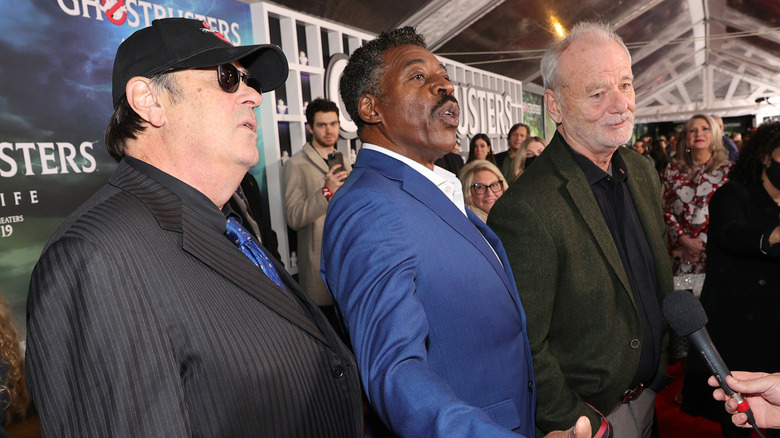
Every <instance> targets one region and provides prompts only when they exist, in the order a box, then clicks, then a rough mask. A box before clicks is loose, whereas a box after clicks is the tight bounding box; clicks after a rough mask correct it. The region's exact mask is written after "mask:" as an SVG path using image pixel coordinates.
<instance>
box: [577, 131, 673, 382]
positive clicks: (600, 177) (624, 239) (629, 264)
mask: <svg viewBox="0 0 780 438" xmlns="http://www.w3.org/2000/svg"><path fill="white" fill-rule="evenodd" d="M567 147H568V148H569V150H570V151H571V153H572V156H573V157H574V161H576V162H577V164H578V165H579V166H580V168H581V169H582V171H583V172H584V173H585V178H587V180H588V183H589V184H590V188H591V190H592V191H593V195H594V196H595V197H596V202H597V203H598V205H599V208H600V209H601V213H602V215H603V216H604V220H605V221H606V222H607V227H609V231H610V233H611V234H612V239H613V240H614V242H615V246H616V247H617V250H618V253H619V254H620V260H621V261H622V262H623V267H624V268H625V270H626V276H627V277H628V282H629V284H630V285H631V291H632V293H633V296H634V301H635V302H636V305H637V309H638V311H639V317H640V320H641V322H642V332H643V333H644V336H643V339H642V344H641V345H642V352H641V355H640V359H639V367H638V368H637V371H636V374H635V375H634V380H633V382H632V384H631V387H632V388H633V387H635V386H636V385H637V384H639V383H645V384H649V383H650V381H651V380H652V379H653V377H654V376H655V373H656V371H657V370H658V360H659V356H660V351H661V337H662V331H663V314H662V312H661V305H660V301H659V293H658V285H657V284H656V278H655V267H654V262H653V256H652V253H651V252H650V245H649V244H648V243H647V237H646V236H645V233H644V229H643V228H642V223H641V221H640V220H639V215H638V214H637V212H636V209H635V208H634V202H633V200H632V198H631V193H630V192H629V190H628V184H627V183H626V181H627V180H628V178H629V177H630V176H629V173H628V168H627V166H626V162H625V161H624V160H623V158H622V157H621V156H620V152H619V151H616V152H615V153H614V154H613V155H612V162H611V163H610V170H611V173H612V174H611V175H610V174H609V173H607V172H605V171H603V170H602V169H601V168H599V167H598V166H597V165H596V164H595V163H593V162H592V161H590V160H589V159H588V158H587V157H585V156H584V155H582V154H579V153H577V152H575V151H574V150H573V149H571V147H569V146H568V145H567Z"/></svg>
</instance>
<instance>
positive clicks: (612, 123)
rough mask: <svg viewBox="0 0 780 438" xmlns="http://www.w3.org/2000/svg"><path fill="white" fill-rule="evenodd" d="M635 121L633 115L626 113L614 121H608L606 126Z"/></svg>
mask: <svg viewBox="0 0 780 438" xmlns="http://www.w3.org/2000/svg"><path fill="white" fill-rule="evenodd" d="M633 119H634V118H633V117H632V114H631V113H624V114H621V115H620V116H619V117H616V118H615V119H614V120H609V121H607V123H606V125H607V126H612V125H617V124H618V123H622V122H625V121H626V120H633Z"/></svg>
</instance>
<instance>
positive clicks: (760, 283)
mask: <svg viewBox="0 0 780 438" xmlns="http://www.w3.org/2000/svg"><path fill="white" fill-rule="evenodd" d="M765 284H766V280H764V279H763V278H762V279H761V280H758V285H759V286H763V285H765Z"/></svg>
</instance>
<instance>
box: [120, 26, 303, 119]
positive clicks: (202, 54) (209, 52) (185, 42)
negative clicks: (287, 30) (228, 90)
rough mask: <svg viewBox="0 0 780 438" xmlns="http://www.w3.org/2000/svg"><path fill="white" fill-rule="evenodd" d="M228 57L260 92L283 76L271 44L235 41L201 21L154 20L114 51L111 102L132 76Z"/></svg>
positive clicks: (274, 86) (210, 63) (224, 61)
mask: <svg viewBox="0 0 780 438" xmlns="http://www.w3.org/2000/svg"><path fill="white" fill-rule="evenodd" d="M233 61H238V63H239V64H241V65H242V66H243V67H244V68H246V69H247V71H249V75H250V76H252V77H253V78H255V79H257V80H258V84H259V87H260V88H261V89H257V87H255V89H257V91H258V92H260V93H262V92H267V91H271V90H275V89H277V88H279V86H281V85H282V84H284V81H285V80H287V74H288V72H289V71H288V66H287V58H286V57H285V56H284V53H283V52H282V50H281V49H280V48H279V47H277V46H275V45H272V44H258V45H254V46H234V45H232V44H231V43H230V42H228V40H227V39H226V38H225V37H224V35H222V34H221V33H219V32H217V30H216V29H212V28H211V27H210V26H209V25H208V23H206V22H205V21H200V20H191V19H188V18H163V19H158V20H154V21H152V25H151V26H149V27H146V28H144V29H140V30H138V31H136V32H135V33H133V34H132V35H130V36H129V37H128V38H127V39H126V40H125V41H124V42H122V44H120V45H119V48H118V49H117V51H116V58H115V59H114V74H113V79H112V85H111V87H112V95H113V98H114V107H116V105H117V102H119V99H121V98H122V96H124V95H125V87H126V86H127V82H128V81H129V80H130V79H131V78H133V77H135V76H143V77H147V78H150V77H152V76H154V75H156V74H158V73H162V72H164V71H167V70H171V69H187V68H201V67H215V66H217V65H220V64H227V63H230V62H233ZM249 83H250V84H251V83H252V81H250V82H249Z"/></svg>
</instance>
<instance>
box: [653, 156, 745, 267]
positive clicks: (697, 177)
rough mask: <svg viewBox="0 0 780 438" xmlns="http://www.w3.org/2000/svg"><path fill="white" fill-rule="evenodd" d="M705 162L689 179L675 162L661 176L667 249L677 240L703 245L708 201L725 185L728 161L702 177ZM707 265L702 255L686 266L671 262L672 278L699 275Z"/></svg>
mask: <svg viewBox="0 0 780 438" xmlns="http://www.w3.org/2000/svg"><path fill="white" fill-rule="evenodd" d="M708 164H709V161H708V162H706V163H703V164H700V165H694V174H693V178H691V179H688V178H687V176H686V175H685V173H684V172H682V170H681V169H680V167H679V166H678V165H677V163H676V162H671V163H669V166H668V167H667V168H666V172H665V173H664V178H663V183H664V220H665V221H666V226H667V227H668V228H669V243H670V248H671V249H674V248H676V247H677V246H679V243H678V241H679V238H680V236H681V235H683V234H685V235H687V236H688V237H698V238H699V239H701V240H702V241H703V242H704V243H705V244H706V243H707V228H708V226H709V224H710V210H709V203H710V198H712V195H713V194H714V193H715V190H717V189H718V188H720V186H722V185H723V184H725V183H726V182H727V181H728V173H729V170H731V166H732V164H734V163H732V162H731V161H726V162H725V163H723V164H722V165H721V166H720V167H718V168H717V169H715V170H713V171H712V172H708V173H705V171H704V170H705V169H706V167H707V165H708ZM706 261H707V254H706V253H702V255H701V257H700V260H699V262H697V263H691V264H689V265H687V264H684V263H680V262H679V261H676V260H675V261H674V262H673V263H674V275H681V274H689V273H690V274H701V273H704V267H705V265H706Z"/></svg>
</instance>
